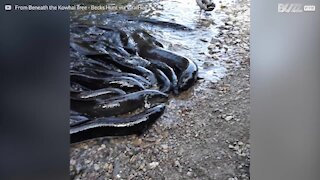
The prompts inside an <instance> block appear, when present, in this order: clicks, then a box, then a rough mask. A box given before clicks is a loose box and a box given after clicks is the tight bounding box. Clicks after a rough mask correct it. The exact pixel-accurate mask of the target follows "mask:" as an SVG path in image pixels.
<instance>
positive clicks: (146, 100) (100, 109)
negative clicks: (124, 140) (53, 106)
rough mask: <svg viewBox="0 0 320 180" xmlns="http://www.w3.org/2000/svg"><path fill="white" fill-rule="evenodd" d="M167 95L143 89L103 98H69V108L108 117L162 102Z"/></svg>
mask: <svg viewBox="0 0 320 180" xmlns="http://www.w3.org/2000/svg"><path fill="white" fill-rule="evenodd" d="M167 100H168V95H167V94H165V93H162V92H160V91H157V90H143V91H138V92H134V93H129V94H125V95H121V96H116V97H112V98H109V99H105V100H96V99H80V98H71V110H73V111H76V112H80V113H83V114H85V115H88V116H90V117H93V118H97V117H110V116H117V115H121V114H126V113H129V112H133V111H135V110H138V109H139V108H148V107H149V106H151V105H154V104H159V103H164V102H166V101H167Z"/></svg>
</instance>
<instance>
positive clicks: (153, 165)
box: [149, 162, 159, 169]
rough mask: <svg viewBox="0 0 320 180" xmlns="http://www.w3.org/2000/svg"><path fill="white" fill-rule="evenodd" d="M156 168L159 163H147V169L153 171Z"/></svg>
mask: <svg viewBox="0 0 320 180" xmlns="http://www.w3.org/2000/svg"><path fill="white" fill-rule="evenodd" d="M157 166H159V162H152V163H149V168H150V169H154V168H156V167H157Z"/></svg>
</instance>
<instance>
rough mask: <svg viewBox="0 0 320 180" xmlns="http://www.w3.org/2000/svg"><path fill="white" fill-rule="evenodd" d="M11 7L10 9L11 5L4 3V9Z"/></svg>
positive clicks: (7, 9)
mask: <svg viewBox="0 0 320 180" xmlns="http://www.w3.org/2000/svg"><path fill="white" fill-rule="evenodd" d="M11 9H12V7H11V5H10V4H6V5H4V10H6V11H11Z"/></svg>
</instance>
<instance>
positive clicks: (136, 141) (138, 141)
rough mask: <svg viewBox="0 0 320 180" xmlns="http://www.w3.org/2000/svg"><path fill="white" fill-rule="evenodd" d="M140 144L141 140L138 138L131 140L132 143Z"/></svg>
mask: <svg viewBox="0 0 320 180" xmlns="http://www.w3.org/2000/svg"><path fill="white" fill-rule="evenodd" d="M141 144H142V140H141V139H140V138H137V139H135V140H134V141H133V145H135V146H140V145H141Z"/></svg>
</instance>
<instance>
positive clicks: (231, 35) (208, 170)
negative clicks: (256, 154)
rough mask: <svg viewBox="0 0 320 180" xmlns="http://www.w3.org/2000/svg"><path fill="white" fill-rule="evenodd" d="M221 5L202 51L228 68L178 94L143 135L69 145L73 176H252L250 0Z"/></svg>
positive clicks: (208, 61) (210, 61) (209, 64)
mask: <svg viewBox="0 0 320 180" xmlns="http://www.w3.org/2000/svg"><path fill="white" fill-rule="evenodd" d="M217 6H219V7H220V8H218V9H217V10H216V11H215V14H222V15H223V16H224V17H225V18H224V19H223V23H221V25H220V26H218V27H217V33H216V34H215V35H213V36H212V37H210V38H209V37H204V38H202V39H203V41H208V43H207V44H208V49H207V50H206V51H204V52H199V53H202V54H201V56H206V61H205V62H204V63H203V66H202V67H203V68H204V69H205V68H207V69H213V70H214V69H215V66H216V65H217V62H219V63H218V64H219V65H220V64H223V66H224V67H225V69H226V72H225V75H226V76H225V77H224V78H222V79H221V80H219V81H216V79H214V80H212V79H210V78H205V79H201V80H199V81H198V82H197V84H196V85H195V86H194V88H193V89H192V90H190V91H188V92H185V93H183V94H181V95H180V96H179V97H176V98H172V99H171V100H170V102H169V104H168V105H167V109H166V112H165V113H164V115H163V116H162V117H161V118H160V119H158V121H157V122H156V123H155V124H154V125H153V126H152V127H151V128H150V129H149V130H148V131H147V132H145V133H144V134H143V135H141V136H127V137H105V138H99V139H95V140H90V141H86V142H82V143H78V144H73V145H71V149H70V157H71V160H70V176H71V178H72V179H112V178H114V179H230V180H231V179H249V160H250V154H249V149H250V145H249V89H250V86H249V69H250V68H249V67H250V63H249V21H244V19H248V16H249V11H248V10H249V4H248V2H247V1H242V2H238V3H234V4H223V3H218V4H217ZM213 18H214V16H203V17H201V19H200V21H203V22H209V21H210V19H213ZM211 38H212V39H211ZM205 72H209V74H206V75H207V76H209V75H210V72H212V73H213V74H214V73H215V71H205Z"/></svg>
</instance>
